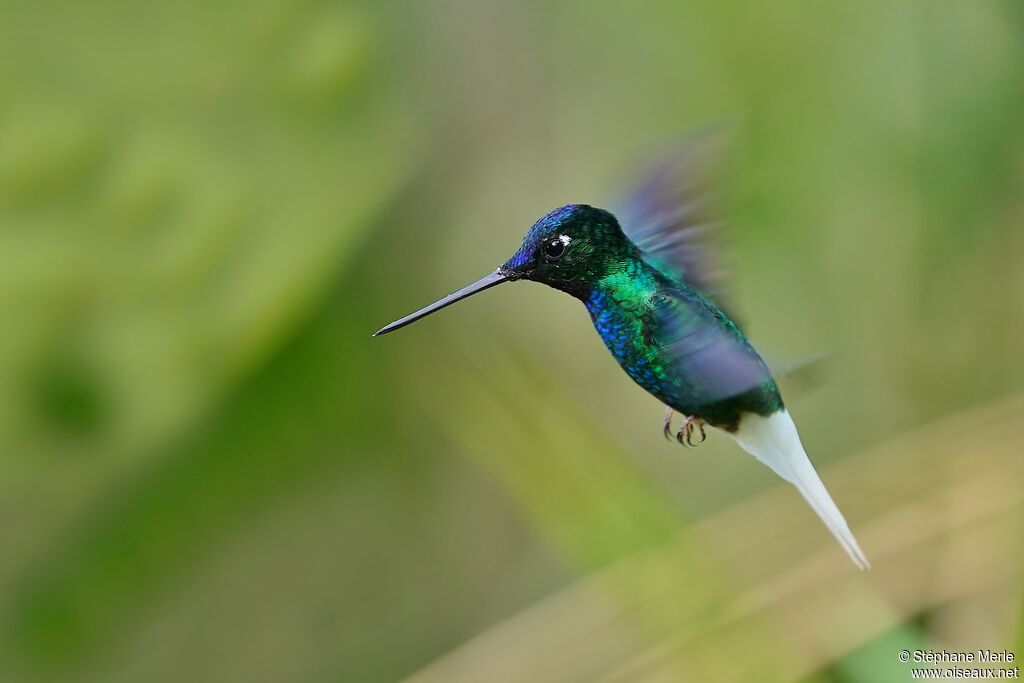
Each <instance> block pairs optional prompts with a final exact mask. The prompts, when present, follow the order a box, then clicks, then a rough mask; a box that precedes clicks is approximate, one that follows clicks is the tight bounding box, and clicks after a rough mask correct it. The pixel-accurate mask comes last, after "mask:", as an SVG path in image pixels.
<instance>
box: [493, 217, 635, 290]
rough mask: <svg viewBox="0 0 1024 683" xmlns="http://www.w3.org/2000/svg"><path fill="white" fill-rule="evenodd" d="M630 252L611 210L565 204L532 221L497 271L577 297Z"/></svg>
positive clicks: (626, 240) (631, 254) (622, 260)
mask: <svg viewBox="0 0 1024 683" xmlns="http://www.w3.org/2000/svg"><path fill="white" fill-rule="evenodd" d="M635 253H636V247H634V246H633V243H632V242H630V241H629V240H628V239H627V238H626V236H625V235H624V234H623V233H622V229H621V228H620V227H619V222H618V221H617V220H616V219H615V216H613V215H612V214H611V213H609V212H607V211H605V210H603V209H596V208H594V207H592V206H587V205H586V204H569V205H567V206H563V207H560V208H557V209H555V210H554V211H552V212H551V213H549V214H547V215H546V216H544V217H542V218H541V219H540V220H538V221H537V222H536V223H534V224H533V227H532V228H530V230H529V232H527V233H526V237H524V238H523V244H522V246H520V247H519V251H517V252H516V253H515V255H514V256H513V257H512V258H510V259H509V260H508V261H506V262H505V263H504V264H503V265H502V266H501V268H499V269H498V270H499V272H503V273H505V274H506V276H507V277H508V278H509V279H511V280H519V279H523V280H533V281H534V282H541V283H543V284H546V285H549V286H551V287H554V288H555V289H560V290H562V291H564V292H568V293H569V294H572V295H574V296H577V297H580V298H582V297H583V296H585V294H586V292H588V291H589V290H590V286H591V285H593V284H594V283H595V282H597V281H598V280H600V279H601V278H603V277H604V276H605V275H607V274H608V273H609V272H610V271H612V270H614V269H616V268H620V267H622V265H623V264H624V263H625V262H627V261H628V259H629V257H630V256H634V255H635Z"/></svg>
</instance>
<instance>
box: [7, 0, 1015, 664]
mask: <svg viewBox="0 0 1024 683" xmlns="http://www.w3.org/2000/svg"><path fill="white" fill-rule="evenodd" d="M1022 65H1024V11H1022V10H1021V8H1020V5H1019V4H1018V3H1013V2H1005V1H996V0H986V1H983V2H973V3H953V2H929V1H926V0H913V1H911V2H904V3H885V2H881V1H880V0H870V1H869V2H860V3H854V2H848V1H846V0H832V1H830V2H821V3H813V4H808V3H802V2H796V1H795V0H783V1H782V2H776V3H757V2H753V1H750V0H747V1H744V2H740V3H732V4H724V3H715V2H710V1H704V0H700V1H695V2H685V3H678V2H668V1H662V0H651V1H645V2H641V3H630V4H621V5H620V4H615V3H597V4H595V3H585V2H582V0H569V1H568V2H561V3H541V2H527V3H513V2H490V1H488V2H469V1H468V0H442V1H441V2H436V3H413V2H392V3H371V2H352V3H335V2H320V1H306V2H285V1H284V0H257V1H256V2H251V3H240V2H232V1H230V0H229V1H228V2H221V3H213V4H203V3H194V2H193V3H170V4H168V3H163V4H160V3H154V2H141V3H124V2H113V1H110V0H89V1H87V2H79V3H74V2H68V1H67V0H59V1H58V2H55V3H47V4H39V3H36V4H32V3H26V2H17V1H10V0H8V1H6V2H4V1H3V0H0V307H2V312H3V313H5V314H6V315H5V316H4V317H5V319H6V320H8V321H9V323H8V325H6V326H5V328H4V333H3V334H0V382H2V384H3V386H4V387H5V388H6V390H5V391H4V392H3V393H2V394H0V447H2V448H0V453H2V455H3V458H2V460H0V468H2V471H3V476H2V477H0V519H4V520H7V521H6V523H4V524H3V536H2V537H3V539H4V543H3V546H2V549H0V591H2V592H0V595H2V596H3V597H2V599H0V680H3V681H8V680H10V681H21V680H25V681H47V682H49V681H53V682H55V683H56V682H62V681H103V682H104V683H110V682H117V681H139V680H145V681H153V682H160V681H180V680H194V681H225V680H246V681H254V682H258V681H283V680H284V681H299V680H302V681H313V680H317V681H319V680H324V681H328V680H329V681H346V682H348V681H358V682H360V683H362V682H364V681H365V682H368V683H372V682H374V681H395V680H400V679H403V678H405V677H407V676H412V677H413V680H429V679H430V677H431V676H433V675H436V674H437V672H442V674H441V675H442V678H440V679H437V680H445V681H446V683H451V681H454V680H457V679H456V678H455V677H454V675H449V674H447V673H443V672H447V671H448V670H447V669H445V667H446V666H448V664H449V663H451V662H455V663H457V664H459V665H460V666H461V665H462V664H464V663H466V662H469V663H470V664H473V665H474V666H476V665H479V666H482V667H483V668H482V669H476V668H472V667H470V666H469V664H467V665H466V666H467V667H468V668H465V669H460V671H461V673H460V675H464V676H469V675H471V674H475V675H476V676H477V677H476V678H475V679H474V678H470V680H487V681H488V682H489V683H494V682H495V681H500V680H503V677H507V679H508V680H541V679H540V678H536V679H530V678H529V676H528V675H527V673H526V672H528V671H540V672H543V673H544V674H545V675H546V676H547V677H548V678H546V679H544V680H559V681H561V680H580V681H583V680H587V681H646V680H738V679H739V678H744V677H745V680H749V679H750V678H751V677H756V678H757V679H758V680H793V679H794V678H803V679H804V680H814V681H822V682H826V681H836V682H838V681H857V682H859V681H880V680H890V679H887V678H884V676H888V675H896V676H897V677H895V678H891V680H905V679H906V677H905V676H904V677H903V678H899V676H902V675H903V674H905V673H906V672H905V670H904V669H899V670H894V669H893V668H892V667H893V664H894V662H895V658H896V653H897V651H898V649H899V648H900V647H910V646H909V645H907V644H914V645H916V646H917V647H922V648H926V647H934V648H946V649H954V650H955V649H971V648H975V649H976V648H978V647H989V648H992V649H1002V648H1005V647H1009V648H1011V649H1013V645H1014V644H1016V648H1017V649H1016V652H1017V655H1018V657H1020V656H1024V640H1022V638H1024V636H1022V635H1021V634H1022V633H1024V629H1022V626H1021V624H1022V623H1024V600H1022V597H1021V571H1020V570H1021V560H1022V556H1021V548H1020V544H1019V541H1017V542H1016V543H1014V541H1013V539H1014V538H1017V537H1019V531H1020V529H1019V523H1017V522H1015V520H1019V519H1020V514H1019V513H1020V504H1021V503H1020V497H1019V496H1020V493H1019V492H1020V490H1021V486H1022V485H1024V476H1022V472H1021V470H1020V466H1019V463H1018V462H1017V460H1019V455H1020V453H1021V452H1024V448H1022V446H1024V439H1022V437H1021V434H1020V427H1021V420H1020V414H1021V409H1020V403H1019V400H1016V399H1013V398H1010V399H1006V398H1001V397H1004V396H1006V395H1018V393H1019V392H1020V391H1021V389H1022V388H1024V364H1022V363H1020V362H1018V361H1017V358H1018V355H1019V350H1020V348H1021V345H1022V342H1024V315H1022V314H1021V311H1024V269H1021V267H1020V264H1021V263H1022V259H1024V231H1022V230H1021V226H1022V224H1024V202H1022V200H1021V197H1024V88H1022V85H1024V83H1022V76H1021V74H1022V71H1021V66H1022ZM723 118H727V119H731V120H733V121H735V128H736V150H737V153H738V164H737V167H738V171H737V178H736V186H737V192H736V193H735V195H736V197H735V206H734V207H733V211H732V215H731V222H732V228H733V232H734V235H735V244H734V245H733V246H734V251H735V256H736V258H735V261H736V265H735V275H736V278H737V286H736V290H737V298H738V300H739V304H740V307H741V308H742V312H743V314H744V317H745V319H747V320H749V321H750V329H751V330H752V332H753V338H754V341H755V343H757V344H758V345H759V347H760V348H762V350H764V351H765V352H766V355H769V356H773V355H774V356H778V357H783V358H791V359H796V360H798V359H800V358H805V357H811V356H814V355H816V354H818V353H820V352H822V351H826V352H833V353H832V357H833V358H834V359H835V360H834V361H830V363H829V369H830V371H831V372H830V373H829V375H828V376H827V378H826V380H825V382H824V384H823V385H822V386H821V387H819V388H817V389H814V390H810V391H803V392H797V391H794V392H793V393H792V394H788V395H787V398H788V403H789V405H790V407H791V410H792V411H793V413H794V414H795V415H796V418H797V421H798V423H799V424H800V426H801V430H802V434H803V435H804V441H805V442H806V444H807V446H808V449H809V452H810V453H811V455H812V457H813V458H814V459H815V461H816V462H817V463H819V464H820V465H821V466H822V469H823V471H824V476H825V479H826V480H827V481H828V483H829V486H830V488H832V489H833V490H834V493H835V495H836V499H837V501H838V502H839V504H840V506H841V507H842V508H843V509H844V511H845V512H846V514H847V516H848V518H849V519H850V522H851V525H852V526H853V528H854V530H855V531H857V532H858V535H859V536H860V535H861V534H863V537H862V539H861V540H862V542H863V544H864V546H865V550H866V552H867V553H868V555H869V556H870V557H871V558H872V560H873V561H874V564H875V570H874V571H873V572H872V573H871V574H870V575H869V576H868V577H863V576H858V575H853V574H852V573H850V570H849V568H848V567H846V566H845V564H843V561H844V558H842V556H841V554H840V553H839V551H838V549H837V548H835V547H833V546H832V544H831V540H830V539H829V538H828V537H827V535H826V534H825V533H824V532H823V530H822V529H821V528H819V525H818V524H817V522H816V520H815V519H814V518H813V516H812V515H811V514H810V513H809V512H808V511H807V510H805V509H803V508H802V507H801V503H800V501H799V499H798V498H797V496H795V494H794V493H793V492H792V491H791V490H790V489H789V488H788V487H782V486H780V485H779V483H778V482H777V481H776V480H775V479H774V478H773V477H772V476H771V474H770V473H769V472H768V471H767V470H766V469H765V468H762V467H760V466H759V465H757V464H756V463H754V462H753V461H752V460H751V459H749V458H748V457H746V456H745V455H743V454H741V453H740V452H739V451H738V449H737V448H736V447H735V446H734V445H733V444H731V443H730V442H728V440H726V439H724V438H716V436H715V435H711V438H710V439H709V441H708V443H707V444H706V445H705V446H702V447H701V448H700V449H699V450H697V451H692V452H690V451H680V450H679V449H678V448H677V447H673V446H671V445H669V444H666V443H665V442H664V440H663V439H662V437H661V433H660V420H661V409H660V406H659V405H658V404H657V402H656V401H655V400H654V399H652V398H650V397H649V396H647V395H646V394H644V393H643V392H642V391H641V390H640V389H639V388H637V387H635V386H633V385H632V384H631V383H630V382H629V381H628V379H627V378H626V377H625V376H624V375H622V373H621V372H619V371H618V370H617V369H616V368H615V366H614V363H613V362H612V360H611V358H610V357H608V355H607V353H606V352H605V350H604V349H603V347H602V346H601V344H600V342H599V340H598V339H597V338H596V336H595V335H594V333H593V331H592V330H591V329H590V325H589V323H588V322H587V320H586V315H585V314H584V312H583V311H582V310H580V308H579V305H578V304H577V303H576V302H573V301H571V300H569V299H568V298H567V297H561V296H555V295H554V294H553V293H552V292H550V291H549V290H546V289H544V288H541V287H534V286H529V285H526V284H522V285H515V286H508V287H502V288H498V289H496V290H493V291H491V292H488V293H487V294H485V295H482V296H480V297H477V298H474V299H472V300H469V301H466V302H464V303H461V304H459V306H457V307H454V308H452V309H449V310H446V311H445V312H444V313H443V314H439V315H438V316H436V317H434V318H431V319H430V320H428V321H424V322H422V323H419V324H417V325H416V326H415V327H413V328H410V329H408V330H404V331H402V332H401V333H397V334H395V335H393V336H389V337H386V338H382V339H375V340H372V341H371V339H370V338H369V333H370V332H371V331H372V330H374V329H376V328H377V327H378V326H379V325H380V324H382V323H384V322H387V321H388V320H390V319H393V318H394V317H396V316H398V315H400V314H402V313H405V312H407V311H409V310H412V309H413V308H414V307H416V306H418V305H420V304H423V303H426V302H427V301H429V300H431V298H433V297H435V296H440V295H442V294H444V293H446V292H448V291H451V290H453V289H455V288H456V287H458V286H460V285H461V284H463V283H465V282H468V281H470V280H471V279H473V278H475V277H478V276H479V275H481V274H483V273H485V272H488V271H489V270H490V269H492V268H493V267H494V265H495V264H497V263H500V262H501V261H503V260H504V259H505V258H506V257H507V255H508V254H509V253H510V252H511V251H512V250H513V249H514V248H515V246H516V245H517V244H518V240H519V238H520V235H521V233H522V232H523V231H524V230H525V229H526V227H527V226H528V225H529V224H530V223H531V222H532V221H533V220H534V219H535V218H536V217H537V216H539V215H540V214H542V213H544V212H545V211H547V210H548V209H550V208H552V207H554V206H557V205H560V204H564V203H567V202H570V201H587V202H591V203H595V204H599V205H600V204H603V203H606V202H607V199H608V198H613V197H615V196H617V195H618V194H620V190H621V184H622V183H624V182H628V180H629V179H630V177H631V173H632V172H633V171H634V170H635V168H636V164H637V160H638V159H642V158H644V157H645V156H646V155H649V153H650V152H652V151H657V150H658V149H659V148H660V147H661V146H662V145H663V144H664V143H665V142H666V141H668V140H672V139H675V138H676V137H678V136H679V135H680V134H681V133H682V132H685V131H686V130H688V129H692V128H694V127H697V126H700V125H703V124H706V123H707V122H708V121H713V120H720V119H723ZM915 430H916V431H915ZM933 433H936V434H940V435H941V437H940V436H930V435H932V434H933ZM1014 456H1017V458H1016V459H1015V457H1014ZM830 464H831V465H834V467H829V465H830ZM1015 534H1016V535H1015ZM972 539H973V540H972ZM986 542H987V543H988V545H986V544H985V543H986ZM958 549H959V550H962V551H963V552H962V553H958V552H957V550H958ZM766 596H767V597H766ZM772 596H776V597H778V596H782V597H784V598H785V599H784V600H783V599H781V598H780V600H779V601H777V602H772V601H771V600H770V599H769V598H771V597H772ZM759 600H760V602H759ZM765 600H767V602H765ZM751 601H753V602H751ZM744 610H745V611H744ZM508 634H511V635H512V636H513V637H512V638H511V639H507V638H508ZM467 643H468V645H467ZM554 643H559V644H560V645H559V648H560V649H559V648H555V647H553V644H554ZM491 644H495V645H496V649H494V650H493V652H499V653H501V656H500V657H497V658H494V657H492V656H490V654H489V653H490V652H492V650H489V649H488V647H490V646H491ZM911 649H913V648H911ZM536 653H541V654H542V655H543V659H542V661H540V663H539V664H537V666H538V667H539V668H536V669H530V668H529V667H530V666H532V665H534V664H536V661H535V660H534V659H533V658H532V657H531V655H533V654H536ZM737 656H739V659H738V660H737V661H738V663H736V664H734V665H729V666H727V665H726V664H727V662H728V661H731V658H735V657H737ZM467 658H468V659H467ZM432 662H434V664H432ZM885 667H888V668H885ZM480 671H483V672H484V673H482V674H480V673H479V672H480ZM894 671H895V674H894ZM416 672H419V673H416ZM444 676H447V677H444ZM808 677H810V678H808Z"/></svg>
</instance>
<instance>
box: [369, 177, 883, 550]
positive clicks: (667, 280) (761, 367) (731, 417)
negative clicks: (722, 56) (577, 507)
mask: <svg viewBox="0 0 1024 683" xmlns="http://www.w3.org/2000/svg"><path fill="white" fill-rule="evenodd" d="M683 177H684V180H686V182H682V183H676V182H674V181H671V180H669V179H667V178H666V176H665V175H664V174H661V175H656V176H655V179H654V181H653V182H649V183H647V184H645V185H644V186H642V187H641V191H639V192H638V193H637V196H638V197H639V198H640V201H638V202H634V204H633V207H634V208H633V209H632V210H630V209H628V208H627V210H626V211H624V212H622V213H621V214H620V216H619V217H616V216H615V215H613V214H611V213H610V212H608V211H604V210H602V209H597V208H594V207H592V206H588V205H585V204H569V205H566V206H563V207H560V208H558V209H555V210H554V211H552V212H550V213H548V214H547V215H545V216H543V217H542V218H541V219H540V220H538V221H537V222H536V223H535V224H534V225H533V227H531V228H530V230H529V231H528V232H527V234H526V237H525V238H524V239H523V243H522V246H521V247H520V248H519V250H518V251H517V252H516V254H515V255H514V256H513V257H512V258H510V259H509V260H508V261H506V262H505V263H504V264H503V265H502V266H501V267H499V268H498V270H496V271H495V272H494V273H493V274H491V275H489V276H487V277H484V278H482V279H481V280H479V281H477V282H476V283H473V284H472V285H469V286H468V287H465V288H463V289H462V290H459V291H458V292H455V293H453V294H450V295H449V296H447V297H445V298H444V299H441V300H439V301H438V302H436V303H434V304H432V305H430V306H428V307H426V308H424V309H421V310H420V311H417V312H415V313H413V314H411V315H409V316H406V317H405V318H402V319H400V320H397V321H395V322H394V323H392V324H390V325H388V326H386V327H384V328H382V329H381V330H379V331H378V332H377V334H383V333H386V332H390V331H392V330H395V329H398V328H400V327H403V326H404V325H407V324H409V323H411V322H413V321H415V320H417V319H419V318H421V317H423V316H424V315H427V314H429V313H431V312H433V311H436V310H438V309H440V308H443V307H445V306H448V305H449V304H452V303H454V302H455V301H458V300H460V299H462V298H465V297H467V296H470V295H472V294H474V293H476V292H479V291H482V290H483V289H487V288H489V287H492V286H495V285H497V284H500V283H502V282H507V281H512V280H533V281H535V282H540V283H543V284H546V285H548V286H550V287H554V288H555V289H558V290H560V291H563V292H566V293H567V294H570V295H572V296H573V297H575V298H577V299H579V300H580V301H582V302H583V304H584V305H585V306H586V309H587V311H588V312H589V313H590V317H591V320H592V321H593V323H594V327H595V328H596V329H597V332H598V334H599V335H600V336H601V339H602V340H603V341H604V343H605V345H606V346H607V347H608V350H609V351H610V352H611V354H612V356H614V357H615V360H616V361H617V362H618V363H619V365H620V366H621V367H622V369H623V370H625V372H626V374H628V375H629V376H630V377H631V378H632V379H633V380H634V381H635V382H636V383H637V384H639V385H640V386H641V387H643V388H644V389H646V390H647V391H648V392H649V393H650V394H652V395H653V396H655V397H656V398H657V399H658V400H659V401H661V402H662V403H664V404H665V405H666V406H668V407H669V408H670V409H671V410H675V411H678V412H680V413H682V414H683V415H685V416H687V418H686V422H685V423H684V428H685V429H686V430H687V431H686V440H687V441H689V435H690V432H689V429H690V428H691V427H692V425H693V424H698V425H700V426H701V430H702V433H703V424H704V423H707V424H710V425H711V426H713V427H717V428H719V429H721V430H723V431H725V432H727V433H729V434H730V435H731V436H732V437H733V438H734V439H735V440H736V441H737V443H739V445H740V446H741V447H742V448H743V449H744V450H746V451H747V452H749V453H751V454H752V455H754V456H755V457H756V458H757V459H758V460H760V461H761V462H763V463H765V464H766V465H768V466H769V467H771V468H772V469H773V470H774V471H775V472H776V473H777V474H778V475H779V476H781V477H782V478H783V479H785V480H787V481H789V482H790V483H792V484H793V485H795V486H796V488H797V489H798V490H799V491H800V493H801V494H802V495H803V497H804V498H805V499H806V500H807V502H808V503H809V504H810V506H811V507H812V508H813V509H814V510H815V512H817V513H818V515H819V516H820V517H821V519H822V521H824V523H825V525H826V526H827V527H828V528H829V530H830V531H831V532H832V534H833V535H834V536H835V537H836V539H837V540H838V541H839V543H840V544H841V545H842V546H843V548H844V549H845V550H846V551H847V553H848V554H849V555H850V557H851V559H852V560H853V561H854V563H855V564H856V565H857V566H858V567H861V568H866V567H867V566H868V561H867V558H866V557H865V556H864V554H863V552H861V550H860V547H859V546H858V545H857V541H856V539H854V537H853V534H852V533H851V532H850V529H849V527H848V526H847V524H846V520H845V519H844V518H843V515H842V513H841V512H840V511H839V509H838V508H837V507H836V505H835V503H834V502H833V501H832V498H831V496H830V495H829V493H828V491H827V490H826V489H825V486H824V484H823V483H822V482H821V479H820V478H819V477H818V474H817V472H816V471H815V470H814V466H813V465H812V464H811V461H810V460H809V459H808V457H807V455H806V453H805V452H804V449H803V446H802V444H801V443H800V437H799V435H798V434H797V431H796V426H795V425H794V424H793V420H792V418H790V416H789V413H788V412H787V411H786V409H785V407H784V405H783V402H782V397H781V396H780V394H779V390H778V387H777V386H776V383H775V380H774V379H773V378H772V375H771V372H770V371H769V369H768V367H767V365H766V364H765V363H764V361H763V360H762V359H761V357H760V356H759V355H758V353H757V351H755V350H754V347H753V345H751V343H750V341H749V340H748V339H747V337H746V336H745V335H744V333H743V332H742V331H741V330H740V328H739V326H738V325H737V324H736V322H735V321H734V320H733V318H732V317H731V316H730V315H729V314H728V313H727V311H726V310H725V309H724V308H723V307H722V304H721V300H720V293H719V291H718V289H717V288H716V287H715V286H714V278H713V277H712V274H711V273H712V259H711V258H709V257H708V255H707V254H706V252H705V251H704V248H703V244H702V243H701V240H700V239H699V238H700V237H701V236H702V235H703V234H704V228H706V227H707V226H706V225H705V224H704V223H702V222H701V221H700V220H699V218H700V215H701V211H700V209H702V208H703V204H702V203H701V202H700V201H698V200H697V199H698V198H697V195H696V194H695V193H694V184H693V183H692V182H690V181H689V180H688V179H687V177H686V176H685V175H684V176H683ZM676 190H678V191H680V192H681V193H682V194H681V195H678V194H673V192H674V191H676ZM667 200H668V201H667ZM620 218H622V219H623V220H622V223H621V224H620ZM670 417H671V415H670ZM668 425H669V422H668V421H666V429H667V428H668ZM681 434H682V432H681V433H680V437H681ZM682 440H683V439H682V438H680V441H682Z"/></svg>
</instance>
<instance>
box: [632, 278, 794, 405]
mask: <svg viewBox="0 0 1024 683" xmlns="http://www.w3.org/2000/svg"><path fill="white" fill-rule="evenodd" d="M651 316H652V322H653V325H652V328H653V329H654V330H656V331H655V332H654V335H653V336H654V339H653V340H652V341H653V342H654V343H655V344H656V345H657V346H658V347H659V348H660V350H661V356H662V357H663V358H666V359H667V363H668V364H669V365H670V367H673V368H674V369H675V370H676V371H677V372H678V373H679V376H680V377H681V378H683V381H685V382H686V383H687V385H689V387H690V390H691V392H692V393H693V397H694V399H695V400H696V401H697V402H698V403H701V404H705V403H713V402H717V401H721V400H725V399H728V398H732V397H734V396H738V395H739V394H743V393H745V392H747V391H749V390H751V389H753V388H755V387H758V386H766V387H767V386H772V387H773V382H774V380H772V375H771V371H770V370H769V369H768V367H767V365H765V363H764V361H763V360H761V357H760V356H758V355H757V352H756V351H755V350H754V348H753V347H752V346H751V345H750V342H748V341H747V339H746V338H745V337H744V336H743V334H742V333H741V332H740V331H739V329H738V328H737V327H736V325H735V323H733V322H732V321H731V320H730V319H729V318H728V317H727V316H726V315H725V313H724V312H723V311H721V310H718V309H715V308H714V307H712V306H709V305H708V304H707V303H706V302H704V301H701V300H700V299H699V298H692V299H691V298H688V297H687V296H686V295H685V293H676V294H671V293H667V294H656V295H655V296H654V298H653V299H652V301H651ZM772 391H774V388H773V389H772Z"/></svg>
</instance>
